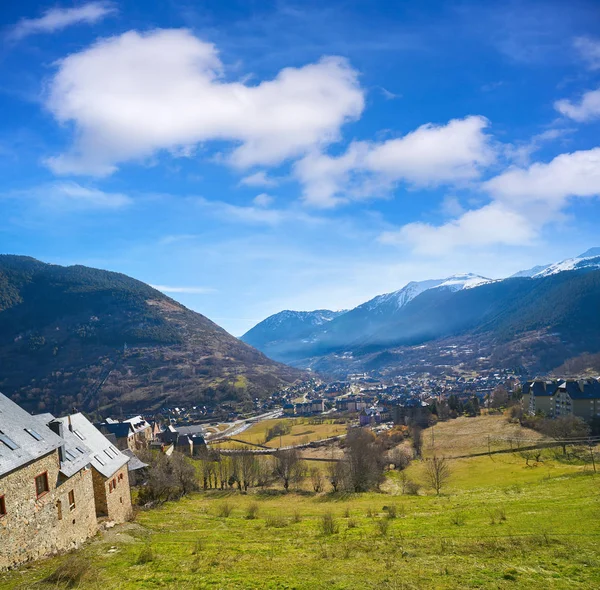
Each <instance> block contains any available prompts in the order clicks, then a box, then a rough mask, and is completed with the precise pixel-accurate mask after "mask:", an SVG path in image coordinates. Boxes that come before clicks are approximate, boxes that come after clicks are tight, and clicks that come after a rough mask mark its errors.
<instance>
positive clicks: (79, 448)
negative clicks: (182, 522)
mask: <svg viewBox="0 0 600 590" xmlns="http://www.w3.org/2000/svg"><path fill="white" fill-rule="evenodd" d="M76 416H77V415H76ZM78 416H81V415H78ZM71 418H73V417H71ZM83 421H85V422H87V420H86V419H85V418H84V417H83V416H81V420H76V421H75V422H76V424H77V427H74V424H73V422H74V421H73V420H71V421H70V420H69V417H67V418H63V419H60V420H56V419H54V417H53V416H52V415H51V414H43V415H39V416H31V415H29V414H28V413H27V412H26V411H25V410H23V409H22V408H20V407H19V406H18V405H17V404H15V403H14V402H12V401H11V400H9V399H8V398H7V397H5V396H4V395H2V394H0V541H1V542H0V570H1V569H5V568H9V567H13V566H16V565H19V564H21V563H24V562H26V561H30V560H33V559H37V558H40V557H43V556H46V555H50V554H53V553H57V552H61V551H66V550H69V549H73V548H76V547H77V546H79V545H80V544H81V543H82V542H83V541H85V540H86V539H88V538H89V537H91V536H93V535H94V534H95V533H96V532H97V530H98V520H97V512H98V504H99V502H100V500H99V496H100V494H99V490H97V486H96V485H95V475H94V473H95V471H96V469H95V466H94V464H93V455H95V454H97V453H98V451H99V450H100V448H99V445H98V441H97V439H96V438H95V437H89V438H88V439H87V440H86V438H85V436H84V437H83V438H82V437H81V436H80V435H82V432H83V431H84V428H83V426H81V425H82V424H83ZM87 424H88V425H89V427H91V428H92V429H94V428H93V426H92V425H91V424H90V423H89V422H87ZM94 430H95V429H94ZM96 433H97V436H99V437H101V438H104V437H103V436H102V434H100V433H99V432H98V431H96ZM92 439H93V440H92ZM104 440H106V439H104ZM106 442H107V444H109V445H110V443H109V442H108V441H106ZM102 450H103V449H102ZM117 453H118V455H119V457H118V458H117V457H115V458H114V460H113V462H112V464H111V465H112V466H115V469H114V470H113V473H114V476H116V478H117V479H118V478H119V475H120V474H121V471H122V470H123V469H124V471H125V473H124V475H123V477H122V478H121V480H120V481H121V483H122V484H123V485H121V487H120V489H117V494H116V495H115V497H119V498H120V499H122V502H121V500H120V499H119V500H116V502H117V503H118V506H116V507H114V508H113V507H112V505H111V507H110V508H109V510H107V515H108V516H109V517H110V518H111V519H112V520H115V521H117V522H122V521H123V520H125V519H126V518H128V517H129V515H130V514H131V497H130V493H129V486H128V483H127V482H128V479H127V460H128V458H127V457H125V460H124V462H123V458H122V457H123V455H121V453H119V452H118V451H117ZM114 503H115V502H114V501H113V504H114Z"/></svg>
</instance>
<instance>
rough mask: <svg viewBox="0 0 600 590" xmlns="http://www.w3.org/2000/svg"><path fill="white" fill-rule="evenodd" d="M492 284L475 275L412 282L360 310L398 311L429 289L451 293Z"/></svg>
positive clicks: (370, 302)
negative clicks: (446, 290)
mask: <svg viewBox="0 0 600 590" xmlns="http://www.w3.org/2000/svg"><path fill="white" fill-rule="evenodd" d="M489 282H491V279H486V278H485V277H481V276H479V275H474V274H470V273H467V274H457V275H452V276H451V277H448V278H446V279H430V280H428V281H411V282H410V283H408V284H407V285H406V286H405V287H402V289H400V290H398V291H394V292H392V293H384V294H383V295H377V297H374V298H373V299H370V300H369V301H367V302H366V303H363V304H362V305H359V306H358V309H365V310H367V311H377V310H382V309H387V308H389V307H390V306H392V307H393V306H395V307H397V308H398V309H400V308H401V307H404V306H405V305H406V304H407V303H408V302H409V301H412V300H413V299H414V298H415V297H416V296H417V295H420V294H421V293H423V292H425V291H428V290H429V289H437V288H445V289H450V290H451V291H460V290H461V289H471V288H473V287H477V286H479V285H484V284H485V283H489Z"/></svg>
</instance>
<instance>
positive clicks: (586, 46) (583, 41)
mask: <svg viewBox="0 0 600 590" xmlns="http://www.w3.org/2000/svg"><path fill="white" fill-rule="evenodd" d="M574 45H575V49H577V51H578V52H579V54H580V55H581V57H582V59H583V60H584V61H585V62H586V63H587V66H588V67H589V69H590V70H598V69H600V39H592V38H591V37H577V39H575V42H574Z"/></svg>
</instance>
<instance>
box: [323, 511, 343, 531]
mask: <svg viewBox="0 0 600 590" xmlns="http://www.w3.org/2000/svg"><path fill="white" fill-rule="evenodd" d="M321 531H322V532H323V534H324V535H335V534H336V533H337V532H338V531H339V527H338V524H337V522H336V520H335V518H334V516H333V514H332V513H331V512H326V513H325V514H323V516H322V517H321Z"/></svg>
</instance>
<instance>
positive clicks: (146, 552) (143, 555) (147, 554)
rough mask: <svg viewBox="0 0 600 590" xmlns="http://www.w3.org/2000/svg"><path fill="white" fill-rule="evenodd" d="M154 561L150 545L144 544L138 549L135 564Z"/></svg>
mask: <svg viewBox="0 0 600 590" xmlns="http://www.w3.org/2000/svg"><path fill="white" fill-rule="evenodd" d="M152 561H154V551H152V546H151V545H144V548H143V549H142V550H141V551H140V553H139V555H138V557H137V560H136V564H137V565H143V564H145V563H150V562H152Z"/></svg>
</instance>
